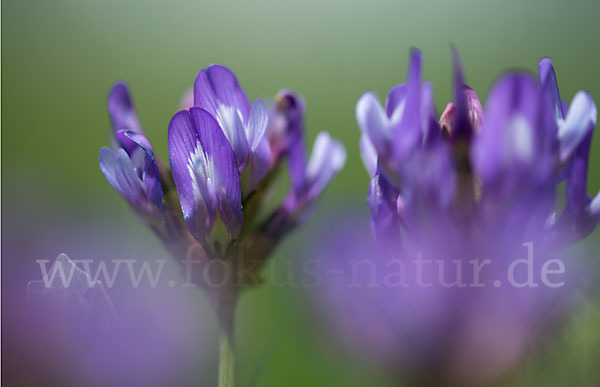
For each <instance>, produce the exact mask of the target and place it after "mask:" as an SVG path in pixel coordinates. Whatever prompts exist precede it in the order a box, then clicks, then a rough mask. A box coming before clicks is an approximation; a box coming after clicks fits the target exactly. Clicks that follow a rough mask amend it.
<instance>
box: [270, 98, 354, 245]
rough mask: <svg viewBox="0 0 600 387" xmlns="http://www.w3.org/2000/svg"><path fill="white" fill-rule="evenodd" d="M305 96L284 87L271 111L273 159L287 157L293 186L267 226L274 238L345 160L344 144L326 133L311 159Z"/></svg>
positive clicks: (296, 219) (320, 136)
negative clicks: (305, 138) (306, 134)
mask: <svg viewBox="0 0 600 387" xmlns="http://www.w3.org/2000/svg"><path fill="white" fill-rule="evenodd" d="M305 109H306V104H305V102H304V99H303V98H302V97H301V96H300V95H297V94H295V93H293V92H292V91H289V90H281V91H280V92H279V93H278V94H277V97H276V98H275V105H274V106H273V108H272V111H271V125H270V127H269V133H268V134H269V140H270V144H271V148H272V155H273V157H274V162H275V163H277V162H279V161H280V160H281V159H283V158H286V159H287V162H288V171H289V175H290V181H291V189H290V190H289V192H288V194H287V196H286V198H285V199H284V201H283V202H282V203H281V205H280V206H279V207H278V208H277V210H276V211H275V213H274V214H273V216H272V217H271V218H270V219H269V220H268V221H267V223H266V224H265V227H264V229H265V230H266V232H267V233H268V234H269V235H270V236H271V237H272V238H274V239H279V237H280V235H281V234H283V233H285V232H287V231H288V230H289V229H290V228H293V227H295V225H296V224H297V223H298V222H299V221H301V220H302V216H301V215H302V213H306V210H307V209H308V208H310V206H311V204H312V203H313V202H314V201H315V199H316V198H317V197H318V196H319V195H320V194H321V192H322V191H323V189H325V187H326V186H327V185H328V184H329V182H330V180H331V179H332V178H333V177H334V176H335V175H336V174H337V173H338V172H339V171H340V170H341V168H342V167H343V166H344V163H345V162H346V150H345V149H344V147H343V145H342V144H341V143H340V142H339V141H336V140H334V139H332V138H331V137H330V136H329V134H328V133H327V132H321V133H319V134H318V135H317V138H316V139H315V143H314V145H313V149H312V154H311V155H310V158H309V157H308V156H307V155H306V150H305V144H304V114H305Z"/></svg>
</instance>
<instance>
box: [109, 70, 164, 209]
mask: <svg viewBox="0 0 600 387" xmlns="http://www.w3.org/2000/svg"><path fill="white" fill-rule="evenodd" d="M107 105H108V112H109V116H110V118H111V121H112V123H113V140H114V141H113V142H114V144H115V150H112V149H110V148H107V147H103V148H102V149H100V160H99V161H100V170H101V171H102V173H103V174H104V176H105V177H106V180H108V182H109V183H110V185H111V186H112V187H113V188H114V189H115V190H116V191H117V192H118V193H119V194H120V195H121V196H122V197H123V198H125V200H127V202H128V203H129V204H130V205H131V206H132V207H133V208H134V209H135V210H136V211H137V212H138V213H140V214H141V215H143V216H145V217H148V218H158V217H160V213H161V210H162V195H163V191H162V187H161V179H160V173H159V168H158V164H157V162H156V159H155V157H154V151H153V150H152V146H151V145H150V142H149V141H148V140H147V139H146V137H145V136H144V134H143V130H142V127H141V125H140V122H139V119H138V117H137V114H136V111H135V107H134V105H133V101H132V99H131V96H130V94H129V90H128V88H127V86H126V85H125V83H122V82H120V83H117V84H116V85H115V86H114V87H113V89H112V90H111V92H110V94H109V96H108V103H107Z"/></svg>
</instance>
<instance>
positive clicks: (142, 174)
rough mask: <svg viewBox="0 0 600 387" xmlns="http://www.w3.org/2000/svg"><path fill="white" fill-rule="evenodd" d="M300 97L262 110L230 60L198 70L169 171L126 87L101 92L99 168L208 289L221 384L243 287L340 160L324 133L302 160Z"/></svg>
mask: <svg viewBox="0 0 600 387" xmlns="http://www.w3.org/2000/svg"><path fill="white" fill-rule="evenodd" d="M284 100H286V101H288V102H289V103H285V104H284V103H282V101H284ZM301 100H302V98H301V97H299V96H297V95H296V94H293V93H291V92H289V91H282V92H281V93H280V94H279V95H278V96H277V97H276V102H275V105H274V107H272V108H271V109H270V110H269V109H268V108H267V107H266V106H265V105H264V103H263V102H262V101H261V100H260V99H256V100H255V101H254V102H253V103H251V102H250V100H249V98H248V96H247V95H246V93H245V92H244V90H243V89H242V87H241V86H240V84H239V83H238V80H237V78H236V76H235V74H234V73H233V72H232V71H231V70H229V69H228V68H227V67H225V66H222V65H211V66H209V67H207V68H205V69H202V70H200V72H199V74H198V76H197V78H196V81H195V83H194V87H193V94H191V95H190V93H189V92H188V93H187V94H186V95H185V96H184V98H183V99H182V102H181V105H182V108H183V109H184V110H181V111H180V112H178V113H176V114H175V115H174V116H173V118H172V119H171V121H170V123H169V127H168V133H167V140H168V149H169V161H170V167H171V168H170V170H169V169H168V168H167V167H166V166H165V165H164V164H162V163H161V162H160V160H159V159H158V158H157V157H156V155H155V154H154V152H153V150H152V147H151V146H150V143H149V142H148V140H147V139H146V137H145V135H144V133H143V131H142V128H141V125H140V122H139V119H138V117H137V114H136V112H135V108H134V106H133V102H132V99H131V96H130V94H129V91H128V89H127V87H126V86H125V85H124V84H123V83H118V84H117V85H115V87H114V88H113V90H112V91H111V93H110V95H109V98H108V110H109V115H110V117H111V120H112V123H113V129H114V131H113V137H114V143H115V150H111V149H109V148H106V147H104V148H102V149H101V151H100V169H101V170H102V172H103V174H104V176H105V177H106V179H107V180H108V182H109V183H110V185H111V186H112V187H113V188H114V189H115V190H116V191H117V192H118V193H119V194H120V195H121V196H122V197H123V198H124V199H125V200H126V201H127V202H128V203H129V204H130V206H131V207H132V208H133V209H134V210H135V212H136V213H137V214H138V215H140V216H141V217H142V219H143V220H144V221H145V222H146V224H148V225H149V226H150V227H151V228H152V230H153V231H154V232H155V233H156V234H157V236H158V237H159V238H160V239H161V241H162V242H163V244H164V246H165V248H166V249H167V250H168V251H169V252H170V253H171V255H173V257H174V258H175V259H176V260H178V261H180V262H181V263H182V265H185V267H186V268H188V265H190V266H191V265H196V266H195V268H194V270H193V273H190V274H191V276H192V278H188V279H189V280H191V281H193V282H194V283H195V284H197V285H199V286H201V287H203V288H204V289H205V290H207V292H208V295H209V297H210V299H211V301H212V303H213V306H214V309H215V311H216V314H217V317H218V320H219V324H220V327H221V329H222V333H223V334H222V337H221V344H220V361H219V364H220V368H219V385H220V386H232V385H233V375H234V361H233V358H234V356H233V354H234V351H233V344H232V342H233V341H232V336H233V331H234V330H233V321H234V309H235V305H236V303H237V299H238V297H239V295H240V293H241V292H242V290H243V289H245V287H247V286H249V285H253V284H256V283H259V282H260V281H261V280H260V278H259V277H258V270H259V269H260V268H261V267H262V265H263V264H264V262H265V261H266V260H267V258H268V257H269V255H270V253H271V251H272V250H273V249H274V248H275V247H276V246H277V244H278V243H279V242H280V241H281V239H282V238H283V237H284V236H285V235H287V234H288V233H289V232H290V231H291V230H292V229H293V228H295V227H296V226H297V225H298V224H300V223H301V222H302V220H303V219H304V217H305V215H306V214H307V212H308V210H309V209H310V208H311V207H312V204H313V203H314V202H315V200H316V199H317V197H318V196H319V195H320V194H321V192H322V191H323V189H324V188H325V187H326V186H327V185H328V184H329V182H330V181H331V179H332V178H333V177H334V176H335V175H336V174H337V172H338V171H339V170H340V169H341V168H342V167H343V165H344V162H345V157H346V153H345V150H344V147H343V146H342V145H341V143H340V142H338V141H336V140H333V139H332V138H331V137H330V136H329V134H327V133H326V132H322V133H320V134H318V136H317V139H316V141H315V145H314V147H313V153H312V155H311V156H310V158H307V156H306V155H305V153H304V119H303V115H304V103H303V102H302V103H300V102H298V101H301ZM300 106H301V107H300ZM284 160H287V161H288V167H289V173H290V176H291V178H290V180H291V187H290V188H289V192H288V194H287V195H286V197H285V199H284V200H283V201H282V202H281V203H279V205H277V206H275V209H273V208H272V205H270V206H268V205H267V202H268V201H270V200H272V199H271V196H270V194H271V192H272V191H273V189H274V188H275V187H276V186H277V184H279V182H280V180H279V179H278V174H279V172H280V171H281V169H282V167H281V166H282V162H283V161H284ZM188 272H189V271H186V275H187V274H188Z"/></svg>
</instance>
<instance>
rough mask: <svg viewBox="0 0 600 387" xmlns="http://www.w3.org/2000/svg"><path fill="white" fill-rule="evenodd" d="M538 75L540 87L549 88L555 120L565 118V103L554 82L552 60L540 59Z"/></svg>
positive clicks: (554, 74)
mask: <svg viewBox="0 0 600 387" xmlns="http://www.w3.org/2000/svg"><path fill="white" fill-rule="evenodd" d="M538 73H539V79H540V85H542V86H546V87H549V88H550V89H551V93H552V101H553V103H554V109H555V111H554V114H555V116H556V118H557V119H559V120H560V119H564V118H565V110H566V109H565V103H564V102H563V101H562V99H561V98H560V93H559V91H558V82H557V81H556V73H555V72H554V67H553V66H552V60H551V59H550V58H542V60H540V62H539V63H538Z"/></svg>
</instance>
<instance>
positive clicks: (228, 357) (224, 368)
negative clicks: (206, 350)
mask: <svg viewBox="0 0 600 387" xmlns="http://www.w3.org/2000/svg"><path fill="white" fill-rule="evenodd" d="M234 375H235V353H234V350H233V329H221V337H220V339H219V387H233V386H234Z"/></svg>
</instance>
